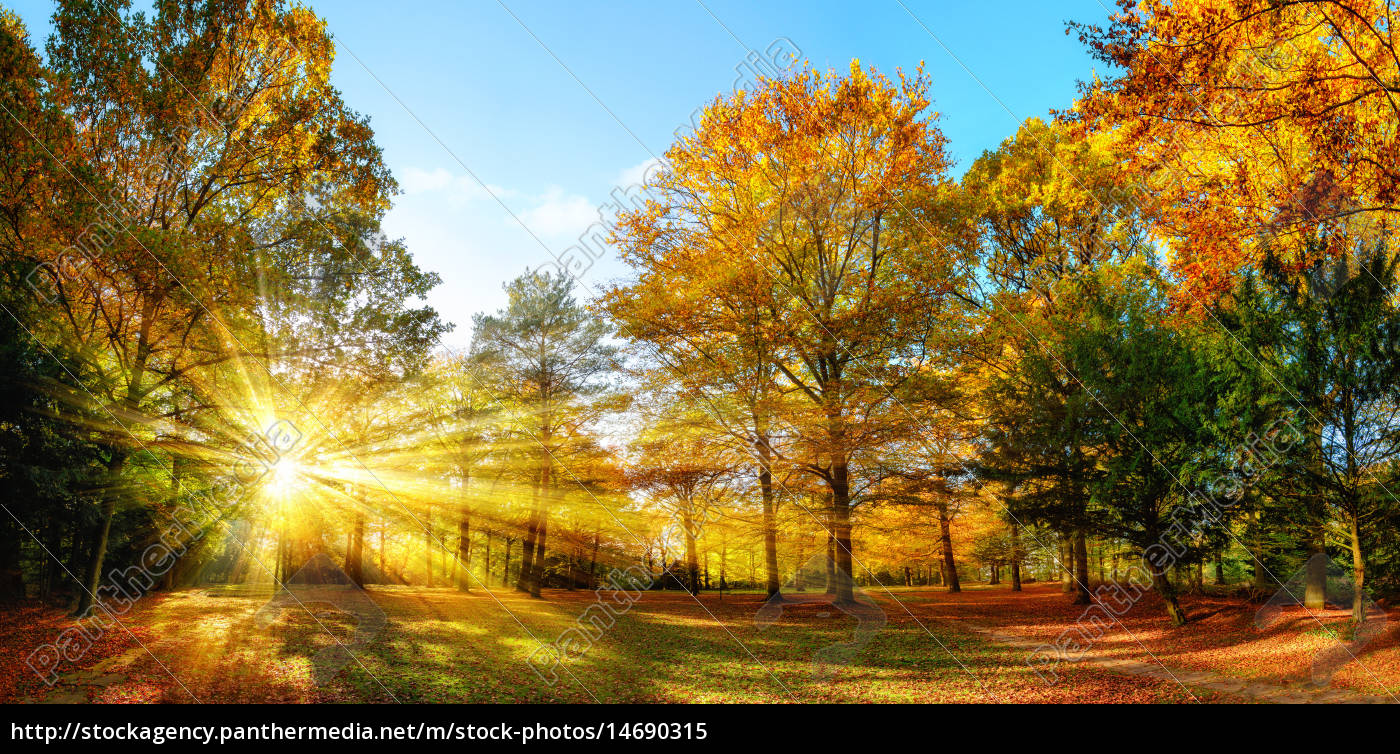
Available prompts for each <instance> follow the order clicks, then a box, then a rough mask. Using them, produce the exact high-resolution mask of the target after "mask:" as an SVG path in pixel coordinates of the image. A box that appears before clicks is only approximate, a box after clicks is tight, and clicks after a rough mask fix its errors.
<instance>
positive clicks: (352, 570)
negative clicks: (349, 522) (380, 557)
mask: <svg viewBox="0 0 1400 754" xmlns="http://www.w3.org/2000/svg"><path fill="white" fill-rule="evenodd" d="M364 552H365V514H364V512H362V511H361V510H359V509H358V508H357V509H356V510H355V522H354V524H353V526H352V527H351V529H350V546H349V547H347V548H346V550H345V575H347V576H349V577H350V581H351V582H353V583H354V584H355V586H358V587H360V588H361V589H363V588H364V586H365V568H364Z"/></svg>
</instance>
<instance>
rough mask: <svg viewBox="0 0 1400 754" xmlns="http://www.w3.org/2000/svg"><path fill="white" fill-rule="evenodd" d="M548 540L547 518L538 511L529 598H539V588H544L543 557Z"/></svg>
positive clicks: (542, 512) (545, 514) (543, 513)
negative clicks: (538, 521) (538, 518)
mask: <svg viewBox="0 0 1400 754" xmlns="http://www.w3.org/2000/svg"><path fill="white" fill-rule="evenodd" d="M548 538H549V518H548V514H547V513H545V512H544V511H543V510H541V511H540V527H539V534H538V536H537V538H536V539H535V569H534V574H533V575H532V576H530V596H531V597H538V596H540V588H541V587H542V586H544V555H545V542H546V540H548Z"/></svg>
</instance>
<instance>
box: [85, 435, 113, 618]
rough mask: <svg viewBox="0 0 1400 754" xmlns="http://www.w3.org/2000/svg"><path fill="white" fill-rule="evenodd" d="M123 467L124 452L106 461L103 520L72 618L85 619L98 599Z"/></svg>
mask: <svg viewBox="0 0 1400 754" xmlns="http://www.w3.org/2000/svg"><path fill="white" fill-rule="evenodd" d="M125 468H126V451H113V453H112V458H111V460H109V461H108V462H107V479H108V481H107V484H108V487H107V489H106V491H104V492H103V493H102V520H101V521H100V522H99V523H98V525H97V536H96V537H95V538H94V539H93V542H92V555H91V557H90V558H89V559H88V567H87V573H86V574H85V576H86V578H85V579H84V581H85V583H84V584H83V585H82V586H83V588H82V589H81V590H80V591H79V592H78V603H77V605H76V606H75V607H74V608H73V615H75V616H78V617H84V616H86V615H87V614H88V612H89V611H91V610H92V606H93V599H94V598H95V597H96V596H97V588H98V586H99V585H100V584H101V582H102V565H103V561H104V560H106V558H107V541H108V540H109V539H110V538H111V535H112V519H114V518H116V516H117V496H118V495H119V494H121V493H120V489H121V485H120V484H119V480H120V479H121V475H122V470H123V469H125Z"/></svg>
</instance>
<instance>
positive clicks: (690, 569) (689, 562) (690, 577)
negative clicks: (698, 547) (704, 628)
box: [681, 500, 700, 594]
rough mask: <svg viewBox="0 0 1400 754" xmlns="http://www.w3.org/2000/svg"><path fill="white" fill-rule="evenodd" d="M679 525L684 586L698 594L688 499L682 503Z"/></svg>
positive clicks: (697, 577)
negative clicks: (682, 553) (683, 563)
mask: <svg viewBox="0 0 1400 754" xmlns="http://www.w3.org/2000/svg"><path fill="white" fill-rule="evenodd" d="M681 526H682V527H683V528H684V530H685V575H686V584H685V588H686V591H688V592H690V593H691V594H699V593H700V560H699V558H698V557H697V555H696V553H695V517H694V516H693V515H692V509H691V503H690V501H689V500H686V501H685V502H684V503H683V504H682V508H681Z"/></svg>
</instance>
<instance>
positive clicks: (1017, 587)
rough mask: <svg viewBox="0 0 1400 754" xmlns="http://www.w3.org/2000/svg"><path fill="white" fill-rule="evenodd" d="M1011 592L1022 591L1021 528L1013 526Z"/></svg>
mask: <svg viewBox="0 0 1400 754" xmlns="http://www.w3.org/2000/svg"><path fill="white" fill-rule="evenodd" d="M1011 591H1013V592H1019V591H1021V527H1019V526H1017V525H1016V524H1015V523H1013V524H1011Z"/></svg>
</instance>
